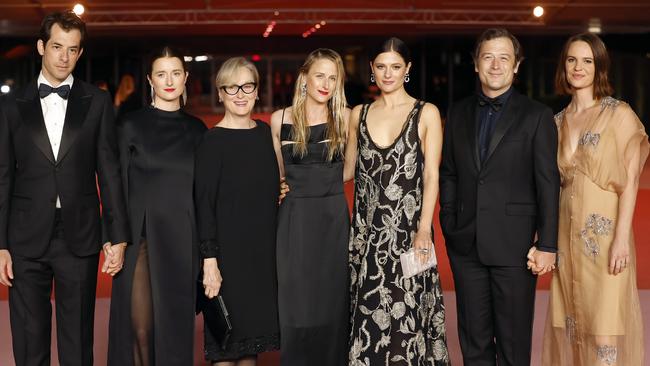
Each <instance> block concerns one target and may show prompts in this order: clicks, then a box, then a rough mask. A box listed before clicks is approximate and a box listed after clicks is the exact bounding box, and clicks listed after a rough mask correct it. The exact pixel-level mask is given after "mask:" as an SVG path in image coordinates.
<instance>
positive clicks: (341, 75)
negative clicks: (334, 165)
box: [291, 48, 347, 161]
mask: <svg viewBox="0 0 650 366" xmlns="http://www.w3.org/2000/svg"><path fill="white" fill-rule="evenodd" d="M322 59H325V60H330V61H332V62H333V63H334V64H335V65H336V73H337V76H336V87H335V88H334V91H333V93H332V98H331V99H330V100H329V101H328V102H327V109H328V112H329V113H328V114H327V132H326V139H327V147H328V152H327V159H328V160H330V161H331V160H332V159H333V158H334V156H335V155H336V154H342V153H343V151H344V150H345V140H346V136H347V131H346V129H345V108H346V106H347V101H346V100H345V88H344V86H345V68H344V67H343V60H342V59H341V56H340V55H339V54H338V53H337V52H336V51H334V50H331V49H329V48H319V49H317V50H314V51H313V52H312V53H310V54H309V55H308V56H307V59H305V62H304V63H303V64H302V66H301V67H300V69H299V70H298V77H297V79H296V85H295V88H294V92H293V103H292V110H291V118H292V119H293V126H292V128H291V138H292V140H293V141H295V144H294V145H293V153H294V155H298V156H304V155H305V154H306V153H307V141H308V140H309V124H308V121H307V111H306V103H305V101H306V100H307V95H306V93H303V92H302V88H303V85H305V84H306V83H307V74H309V70H310V69H311V67H312V65H313V64H314V63H315V62H316V61H318V60H322Z"/></svg>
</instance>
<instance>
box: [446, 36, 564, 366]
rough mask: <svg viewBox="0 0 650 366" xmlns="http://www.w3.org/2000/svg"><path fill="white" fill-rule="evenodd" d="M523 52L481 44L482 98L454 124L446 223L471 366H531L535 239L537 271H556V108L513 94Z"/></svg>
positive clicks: (459, 108)
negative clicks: (514, 81)
mask: <svg viewBox="0 0 650 366" xmlns="http://www.w3.org/2000/svg"><path fill="white" fill-rule="evenodd" d="M520 49H521V47H520V46H519V42H518V41H517V39H516V38H515V37H514V36H513V35H512V34H510V33H509V32H508V31H507V30H505V29H488V30H486V31H485V32H484V33H483V34H482V35H481V36H480V37H479V39H478V41H477V45H476V49H475V53H474V63H475V71H476V72H477V73H478V77H479V79H480V82H481V87H480V90H479V91H478V92H477V94H476V95H473V96H471V97H469V98H467V99H464V100H462V101H460V102H458V103H456V104H455V105H454V106H453V108H452V109H451V110H450V112H449V115H448V118H447V122H446V125H445V131H444V142H443V150H442V163H441V168H440V206H441V210H440V222H441V226H442V230H443V233H444V235H445V241H446V245H447V252H448V255H449V259H450V262H451V268H452V272H453V276H454V282H455V285H456V301H457V309H458V328H459V337H460V345H461V349H462V352H463V359H464V364H465V365H466V366H479V365H481V366H482V365H496V364H498V365H517V366H523V365H526V366H528V365H530V352H531V342H532V327H533V311H534V306H535V284H536V277H535V276H534V274H533V273H531V272H530V271H528V270H527V268H526V261H527V258H526V256H527V252H528V251H529V249H530V248H531V245H533V241H534V240H535V239H534V238H535V236H536V235H537V237H538V238H539V241H538V242H537V243H536V250H535V251H534V253H533V254H532V256H531V258H532V259H531V262H534V263H535V264H536V266H537V267H534V268H533V269H534V270H535V271H536V273H542V274H543V273H545V272H547V271H550V270H551V269H552V268H553V265H554V262H555V252H556V248H557V242H556V240H557V227H558V199H559V189H560V178H559V172H558V168H557V162H556V154H557V130H556V127H555V124H554V122H553V114H552V112H551V110H550V109H549V108H547V107H545V106H543V105H542V104H540V103H537V102H535V101H533V100H530V99H529V98H527V97H526V96H523V95H521V94H519V93H517V92H516V91H515V90H514V88H513V87H512V82H513V79H514V75H515V73H516V72H517V70H518V67H519V63H520V62H521V59H522V56H521V51H520ZM531 251H532V250H531ZM538 268H540V269H541V271H540V272H537V270H538Z"/></svg>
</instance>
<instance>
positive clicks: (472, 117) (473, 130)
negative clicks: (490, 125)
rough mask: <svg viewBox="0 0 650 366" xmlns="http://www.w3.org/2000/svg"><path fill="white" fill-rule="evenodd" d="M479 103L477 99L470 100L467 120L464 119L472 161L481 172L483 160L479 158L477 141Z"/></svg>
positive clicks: (466, 112) (466, 111)
mask: <svg viewBox="0 0 650 366" xmlns="http://www.w3.org/2000/svg"><path fill="white" fill-rule="evenodd" d="M477 103H478V101H477V100H476V98H472V99H471V100H470V105H469V107H468V108H467V109H465V118H464V119H463V120H464V121H465V128H466V130H467V131H466V132H467V141H468V142H469V146H470V149H471V155H472V157H471V158H472V159H473V160H474V165H475V166H476V170H481V159H480V158H479V148H478V139H477V135H478V133H477V131H478V118H476V114H477V112H478V111H477V106H476V104H477Z"/></svg>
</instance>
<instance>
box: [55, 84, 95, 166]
mask: <svg viewBox="0 0 650 366" xmlns="http://www.w3.org/2000/svg"><path fill="white" fill-rule="evenodd" d="M91 101H92V95H91V94H86V92H85V90H84V87H83V84H82V83H81V81H75V82H74V83H73V84H72V89H70V96H69V97H68V106H67V108H66V112H65V123H64V124H63V135H62V136H61V147H60V148H59V154H58V156H57V163H58V162H60V161H62V160H63V158H65V155H66V154H67V153H68V151H69V150H70V147H71V146H72V144H73V143H74V140H75V138H76V137H77V135H78V134H79V131H80V130H81V127H82V126H83V123H84V121H85V119H86V115H87V114H88V108H89V107H90V102H91Z"/></svg>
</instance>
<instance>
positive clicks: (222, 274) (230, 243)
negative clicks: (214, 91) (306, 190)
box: [194, 57, 280, 366]
mask: <svg viewBox="0 0 650 366" xmlns="http://www.w3.org/2000/svg"><path fill="white" fill-rule="evenodd" d="M216 84H217V88H218V90H219V100H220V101H221V102H223V105H224V109H225V114H224V117H223V119H222V120H221V121H219V123H217V125H215V126H214V127H213V128H212V129H210V131H208V132H207V133H206V134H205V137H204V138H203V141H202V142H201V144H200V146H199V147H198V149H197V151H196V177H195V180H194V189H195V193H194V195H195V202H196V209H197V210H196V213H197V227H198V235H199V239H200V243H201V244H200V250H201V256H202V262H203V275H202V282H203V289H204V293H205V296H207V297H208V298H214V297H215V296H217V295H219V294H221V295H222V298H223V301H224V303H225V304H226V307H227V309H228V313H229V314H230V321H231V324H232V333H231V334H230V338H229V339H228V342H227V344H226V345H225V347H224V348H221V345H220V344H219V343H218V342H217V341H216V340H215V338H214V336H213V334H212V333H211V332H210V328H209V327H207V326H204V335H205V351H204V357H205V359H206V360H208V361H210V362H211V363H212V364H213V365H216V366H255V364H256V363H257V355H258V354H259V353H262V352H266V351H273V350H277V349H278V345H279V342H280V335H279V332H278V305H277V303H278V297H277V280H276V267H275V229H276V216H277V211H278V196H279V194H280V188H279V182H280V174H279V171H278V162H277V160H276V158H275V154H274V152H273V141H272V139H271V131H270V128H269V126H268V125H267V124H266V123H264V122H261V121H254V120H253V119H251V113H252V111H253V107H254V105H255V100H256V98H257V86H258V85H259V74H258V72H257V68H255V65H254V64H252V63H251V62H250V61H248V60H246V59H245V58H243V57H234V58H230V59H228V60H226V61H225V62H224V63H223V64H222V65H221V67H220V69H219V72H218V73H217V77H216Z"/></svg>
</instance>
